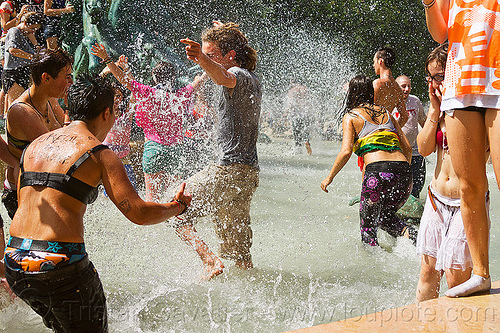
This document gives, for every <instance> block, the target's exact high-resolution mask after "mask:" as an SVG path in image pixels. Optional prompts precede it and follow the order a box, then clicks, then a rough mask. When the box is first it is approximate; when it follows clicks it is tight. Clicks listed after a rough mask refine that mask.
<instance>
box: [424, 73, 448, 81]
mask: <svg viewBox="0 0 500 333" xmlns="http://www.w3.org/2000/svg"><path fill="white" fill-rule="evenodd" d="M433 80H434V81H436V82H438V83H439V82H443V81H444V74H436V75H434V76H431V75H427V76H426V77H425V81H427V82H429V83H431V82H432V81H433Z"/></svg>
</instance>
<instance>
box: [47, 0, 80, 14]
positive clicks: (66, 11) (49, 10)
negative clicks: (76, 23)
mask: <svg viewBox="0 0 500 333" xmlns="http://www.w3.org/2000/svg"><path fill="white" fill-rule="evenodd" d="M52 2H53V1H52V0H45V1H44V3H43V13H44V14H45V15H47V16H61V15H63V14H69V13H73V12H74V11H75V7H73V6H72V5H67V6H66V7H64V8H56V9H54V8H52Z"/></svg>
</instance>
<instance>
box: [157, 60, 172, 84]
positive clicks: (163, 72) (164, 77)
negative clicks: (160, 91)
mask: <svg viewBox="0 0 500 333" xmlns="http://www.w3.org/2000/svg"><path fill="white" fill-rule="evenodd" d="M151 73H152V74H153V80H154V81H155V84H165V83H171V84H173V82H174V81H175V78H176V76H177V74H176V72H175V66H174V65H173V64H171V63H170V62H168V61H161V62H160V63H158V64H157V65H156V66H155V68H153V70H152V71H151Z"/></svg>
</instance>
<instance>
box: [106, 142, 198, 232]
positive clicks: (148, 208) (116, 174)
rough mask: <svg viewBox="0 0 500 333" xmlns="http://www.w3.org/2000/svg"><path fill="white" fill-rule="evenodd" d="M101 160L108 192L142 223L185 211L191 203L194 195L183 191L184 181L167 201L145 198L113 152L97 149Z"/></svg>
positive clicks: (129, 217)
mask: <svg viewBox="0 0 500 333" xmlns="http://www.w3.org/2000/svg"><path fill="white" fill-rule="evenodd" d="M97 158H98V163H100V165H101V168H102V183H103V185H104V188H105V189H106V193H107V194H108V196H109V198H110V199H111V201H113V203H114V204H115V205H116V206H117V207H118V209H119V210H120V211H121V212H122V213H123V215H125V217H127V218H128V219H129V220H130V221H132V222H134V223H135V224H139V225H151V224H157V223H161V222H164V221H166V220H167V219H169V218H171V217H174V216H177V215H179V214H182V213H183V212H184V211H185V210H186V209H187V207H189V205H190V203H191V195H190V194H188V193H185V192H184V189H185V186H186V184H185V183H183V184H182V185H181V188H180V190H179V192H177V194H176V195H175V197H174V199H175V200H177V201H172V202H168V203H163V204H161V203H154V202H147V201H144V200H142V199H141V198H140V197H139V195H138V194H137V192H136V190H135V189H134V187H133V186H132V184H131V183H130V180H129V179H128V177H127V173H126V171H125V168H124V166H123V164H122V162H121V161H120V159H119V158H118V156H116V154H115V153H114V152H112V151H111V150H109V149H105V150H102V151H100V152H98V155H97Z"/></svg>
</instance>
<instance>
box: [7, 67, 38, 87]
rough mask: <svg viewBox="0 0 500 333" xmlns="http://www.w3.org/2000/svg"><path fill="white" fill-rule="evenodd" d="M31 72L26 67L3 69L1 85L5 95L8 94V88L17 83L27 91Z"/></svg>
mask: <svg viewBox="0 0 500 333" xmlns="http://www.w3.org/2000/svg"><path fill="white" fill-rule="evenodd" d="M30 74H31V70H30V68H29V67H28V66H23V67H19V68H16V69H4V70H3V72H2V85H3V89H4V91H5V93H8V92H9V90H10V88H12V87H13V86H14V83H17V84H18V85H20V86H21V87H22V88H24V89H28V88H29V85H30Z"/></svg>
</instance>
